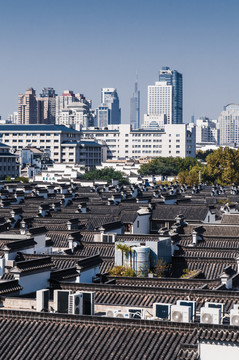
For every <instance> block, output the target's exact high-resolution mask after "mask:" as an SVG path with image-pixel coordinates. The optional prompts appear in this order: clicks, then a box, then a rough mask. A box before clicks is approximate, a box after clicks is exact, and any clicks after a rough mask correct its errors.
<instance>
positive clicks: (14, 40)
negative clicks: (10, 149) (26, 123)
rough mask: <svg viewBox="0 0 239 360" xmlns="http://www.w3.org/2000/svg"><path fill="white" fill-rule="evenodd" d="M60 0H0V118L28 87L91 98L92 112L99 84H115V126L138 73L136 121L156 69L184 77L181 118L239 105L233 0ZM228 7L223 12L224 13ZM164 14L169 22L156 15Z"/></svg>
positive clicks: (125, 113) (125, 119) (214, 114)
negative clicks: (68, 91) (38, 0)
mask: <svg viewBox="0 0 239 360" xmlns="http://www.w3.org/2000/svg"><path fill="white" fill-rule="evenodd" d="M63 4H64V3H63V1H61V0H59V1H57V2H56V1H55V0H53V1H51V2H50V3H49V2H48V3H47V2H46V1H45V0H43V1H42V2H41V4H36V3H33V2H32V1H29V0H23V1H22V2H19V1H16V0H13V1H11V3H7V2H2V4H1V14H0V19H1V22H0V29H1V34H2V36H1V39H0V42H1V45H2V49H3V51H2V54H1V81H0V91H1V97H0V115H1V116H2V118H3V119H7V115H8V114H11V113H13V112H14V111H16V110H17V96H18V94H19V93H22V92H24V91H25V90H26V89H27V88H29V87H31V86H32V87H33V88H34V89H37V91H40V89H42V88H44V87H48V86H49V87H53V88H54V89H56V92H57V93H61V92H62V91H63V90H64V89H73V90H74V91H76V92H78V91H79V92H81V93H84V94H85V95H86V98H88V99H92V108H94V109H95V108H97V106H98V105H99V103H100V89H101V88H103V87H114V88H117V91H118V94H119V99H120V104H121V108H122V123H129V119H130V105H129V103H130V97H131V96H132V87H133V84H134V81H135V72H136V71H137V73H138V75H139V88H140V91H141V109H140V110H141V111H140V112H141V122H142V121H143V114H145V113H146V112H147V86H148V85H149V84H152V83H154V82H155V81H157V79H158V74H159V70H160V69H161V68H162V66H169V67H170V68H173V69H177V70H178V71H179V72H180V73H182V74H183V78H184V94H183V97H184V104H183V108H184V122H189V121H190V119H191V115H193V114H194V115H195V117H200V116H203V115H207V116H208V117H210V118H218V116H219V115H220V112H221V111H222V109H223V107H224V106H226V105H227V104H228V103H233V102H235V103H238V102H239V82H238V76H237V74H238V73H239V65H238V63H237V58H238V52H239V50H238V49H237V47H236V46H235V43H236V40H237V37H238V32H239V29H238V25H237V19H236V16H237V15H236V14H237V12H238V10H239V4H238V2H237V1H235V0H229V1H228V2H224V1H220V0H217V1H214V0H211V1H206V0H202V1H201V2H200V3H197V2H189V1H186V0H182V1H180V2H178V1H175V0H171V1H168V2H167V3H165V2H163V1H151V2H150V3H149V4H148V5H147V4H146V3H144V2H143V1H135V0H131V1H129V2H127V3H126V1H123V2H121V3H119V4H118V3H113V4H112V2H110V1H108V0H105V1H103V2H101V3H98V2H97V1H94V0H90V1H88V2H87V4H86V3H85V2H83V1H78V2H75V1H71V0H70V1H69V2H68V3H67V7H66V6H63ZM57 5H58V6H57ZM126 5H127V6H126ZM149 5H150V6H149ZM46 6H47V12H46V11H45V7H46ZM229 9H230V17H228V16H225V14H227V13H228V11H229ZM168 13H170V22H169V21H168V19H169V18H168V16H163V14H168ZM35 14H37V16H36V15H35ZM83 14H84V15H83ZM159 19H160V21H158V20H159ZM43 24H44V26H43ZM122 25H123V26H122ZM106 37H107V43H108V44H109V45H108V48H107V46H106V43H104V46H103V42H104V41H105V39H106ZM22 39H24V41H22ZM77 44H78V45H79V46H76V45H77ZM226 48H227V49H228V48H230V56H228V53H227V52H226V51H225V49H226ZM103 49H104V51H103ZM73 50H74V51H73ZM105 50H107V51H105ZM69 54H70V56H69ZM225 71H226V72H227V76H226V77H225V76H222V74H224V72H225Z"/></svg>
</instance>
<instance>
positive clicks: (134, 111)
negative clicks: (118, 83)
mask: <svg viewBox="0 0 239 360" xmlns="http://www.w3.org/2000/svg"><path fill="white" fill-rule="evenodd" d="M130 125H131V126H132V129H134V130H135V129H139V128H140V91H139V90H138V81H137V80H136V82H135V86H134V93H133V96H132V97H131V99H130Z"/></svg>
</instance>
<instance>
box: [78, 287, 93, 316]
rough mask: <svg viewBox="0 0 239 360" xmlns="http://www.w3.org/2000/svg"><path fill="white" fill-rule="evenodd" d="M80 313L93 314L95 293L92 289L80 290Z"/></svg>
mask: <svg viewBox="0 0 239 360" xmlns="http://www.w3.org/2000/svg"><path fill="white" fill-rule="evenodd" d="M81 294H82V295H83V297H82V314H83V315H94V313H95V293H94V292H92V291H87V292H85V291H84V292H82V293H81Z"/></svg>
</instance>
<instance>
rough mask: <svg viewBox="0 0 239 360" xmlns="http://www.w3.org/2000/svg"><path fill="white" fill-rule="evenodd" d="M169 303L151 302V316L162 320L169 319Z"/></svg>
mask: <svg viewBox="0 0 239 360" xmlns="http://www.w3.org/2000/svg"><path fill="white" fill-rule="evenodd" d="M171 306H172V305H171V304H164V303H153V317H154V318H157V319H162V320H169V319H170V313H171Z"/></svg>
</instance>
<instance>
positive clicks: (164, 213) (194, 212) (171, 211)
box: [152, 205, 209, 222]
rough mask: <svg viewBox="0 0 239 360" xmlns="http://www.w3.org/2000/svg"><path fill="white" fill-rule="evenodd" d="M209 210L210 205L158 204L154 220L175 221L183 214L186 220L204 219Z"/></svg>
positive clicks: (154, 210)
mask: <svg viewBox="0 0 239 360" xmlns="http://www.w3.org/2000/svg"><path fill="white" fill-rule="evenodd" d="M208 211H209V207H208V206H205V205H204V206H199V205H198V206H190V205H188V206H183V205H158V206H156V207H155V209H153V211H152V220H154V221H156V220H158V221H174V220H175V218H176V216H177V215H179V214H183V216H184V218H185V220H186V221H198V222H200V221H204V220H205V218H206V216H207V214H208Z"/></svg>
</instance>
